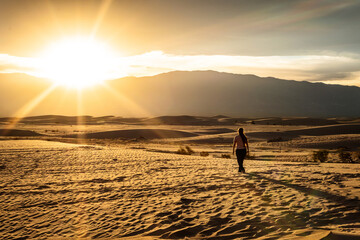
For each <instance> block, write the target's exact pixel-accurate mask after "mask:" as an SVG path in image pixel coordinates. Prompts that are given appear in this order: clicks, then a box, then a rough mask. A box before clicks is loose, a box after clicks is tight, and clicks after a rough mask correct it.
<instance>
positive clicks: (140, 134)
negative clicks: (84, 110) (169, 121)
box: [64, 129, 198, 139]
mask: <svg viewBox="0 0 360 240" xmlns="http://www.w3.org/2000/svg"><path fill="white" fill-rule="evenodd" d="M194 136H198V135H197V134H195V133H190V132H185V131H176V130H167V129H129V130H117V131H106V132H95V133H87V134H79V135H76V134H72V135H66V136H64V137H70V138H93V139H116V138H120V139H134V138H144V139H162V138H184V137H194Z"/></svg>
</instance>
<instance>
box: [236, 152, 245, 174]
mask: <svg viewBox="0 0 360 240" xmlns="http://www.w3.org/2000/svg"><path fill="white" fill-rule="evenodd" d="M245 156H246V149H236V158H237V161H238V164H239V172H245V168H244V167H243V162H244V158H245Z"/></svg>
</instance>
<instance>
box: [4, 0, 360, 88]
mask: <svg viewBox="0 0 360 240" xmlns="http://www.w3.org/2000/svg"><path fill="white" fill-rule="evenodd" d="M359 10H360V2H358V1H356V0H344V1H333V0H326V1H309V0H307V1H300V0H295V1H284V0H278V1H267V0H257V1H251V2H249V1H226V2H224V1H219V0H209V1H202V0H200V1H172V0H170V1H161V0H156V1H155V0H150V1H139V0H137V1H111V0H105V1H43V0H34V1H26V0H11V1H10V0H4V1H1V3H0V20H1V25H0V34H1V36H2V37H1V39H0V79H1V77H2V76H3V73H25V74H28V75H32V76H37V77H45V78H49V79H52V80H54V79H55V81H56V82H57V83H59V82H61V81H68V82H67V83H66V84H69V81H70V82H74V81H73V80H74V79H79V78H87V81H90V82H91V84H93V83H97V82H99V81H103V80H107V79H115V78H120V77H124V76H148V75H155V74H159V73H163V72H169V71H173V70H187V71H191V70H215V71H221V72H230V73H241V74H255V75H258V76H261V77H268V76H272V77H277V78H282V79H290V80H306V81H312V82H324V83H329V84H341V85H356V86H360V46H359V43H360V33H359V31H358V29H357V25H356V23H357V22H359V20H360V16H359V14H358V12H359ZM84 39H87V40H89V41H88V42H86V40H84ZM84 43H86V44H84ZM84 45H89V46H87V47H88V48H86V46H85V47H84ZM82 48H83V49H82ZM54 49H55V51H54ZM88 49H91V51H88ZM74 52H75V53H76V54H77V55H76V56H73V55H72V54H73V53H74ZM89 59H90V61H88V60H89ZM79 62H82V64H81V65H77V64H78V63H79ZM84 62H85V63H84ZM89 69H92V72H88V73H87V74H83V73H84V72H85V71H86V70H88V71H89ZM95 70H96V71H95ZM69 71H72V72H73V73H74V74H72V75H70V74H68V72H69ZM69 79H70V80H69ZM84 81H85V80H84ZM86 84H87V83H86ZM82 85H85V84H84V83H81V84H79V86H82Z"/></svg>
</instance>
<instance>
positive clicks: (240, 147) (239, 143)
mask: <svg viewBox="0 0 360 240" xmlns="http://www.w3.org/2000/svg"><path fill="white" fill-rule="evenodd" d="M238 133H239V135H236V136H235V137H234V143H233V154H234V152H235V146H236V158H237V161H238V164H239V172H242V173H245V168H244V167H243V162H244V159H245V156H246V150H247V151H248V152H249V144H248V140H247V137H246V136H245V134H244V129H243V128H239V129H238Z"/></svg>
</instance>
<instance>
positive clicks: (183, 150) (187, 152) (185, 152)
mask: <svg viewBox="0 0 360 240" xmlns="http://www.w3.org/2000/svg"><path fill="white" fill-rule="evenodd" d="M176 153H177V154H182V155H191V154H193V153H194V151H193V150H192V149H191V148H190V147H189V146H185V147H182V146H181V147H180V148H179V149H178V150H177V151H176Z"/></svg>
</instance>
